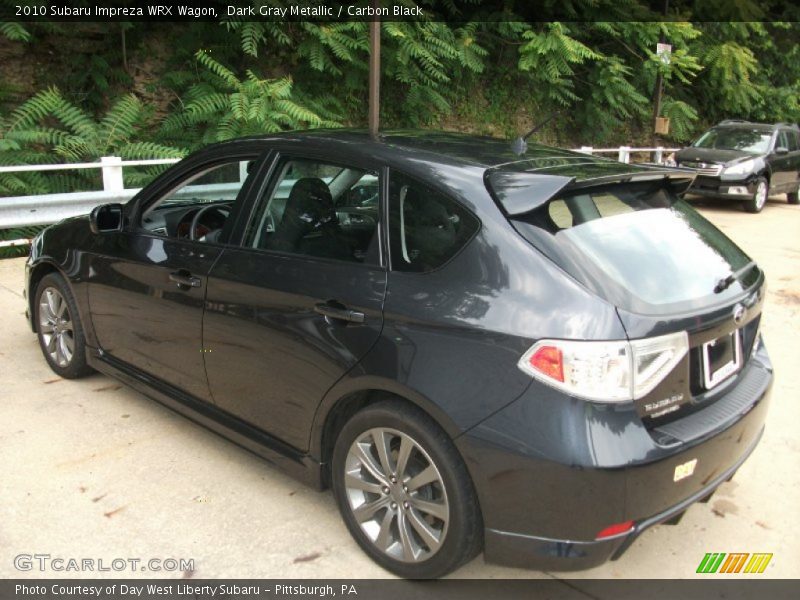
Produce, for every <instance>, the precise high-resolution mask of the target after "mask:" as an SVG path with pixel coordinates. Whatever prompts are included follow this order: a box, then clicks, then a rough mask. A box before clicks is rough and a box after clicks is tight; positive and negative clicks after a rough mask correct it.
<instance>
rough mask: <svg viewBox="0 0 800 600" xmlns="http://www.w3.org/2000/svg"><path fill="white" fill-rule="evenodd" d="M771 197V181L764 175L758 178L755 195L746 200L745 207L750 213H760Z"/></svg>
mask: <svg viewBox="0 0 800 600" xmlns="http://www.w3.org/2000/svg"><path fill="white" fill-rule="evenodd" d="M767 198H769V182H767V180H766V179H765V178H764V177H759V178H758V179H757V180H756V191H755V192H754V193H753V197H752V198H750V199H749V200H745V201H744V209H745V210H746V211H747V212H749V213H760V212H761V210H762V209H763V208H764V206H766V204H767Z"/></svg>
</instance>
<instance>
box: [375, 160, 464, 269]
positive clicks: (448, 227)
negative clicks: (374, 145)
mask: <svg viewBox="0 0 800 600" xmlns="http://www.w3.org/2000/svg"><path fill="white" fill-rule="evenodd" d="M479 228H480V224H479V222H478V220H477V219H476V218H475V217H474V216H473V215H472V214H471V213H470V212H469V211H467V209H465V208H464V207H462V206H461V205H460V204H459V203H458V202H456V201H455V200H453V199H452V198H449V197H448V196H445V195H444V194H441V193H439V192H437V191H436V190H434V189H432V188H430V187H428V186H427V185H423V184H421V183H419V182H418V181H415V180H414V179H411V178H409V177H406V176H405V175H403V174H402V173H398V172H396V171H393V172H392V174H391V176H390V178H389V246H390V250H391V259H392V270H394V271H410V272H416V273H420V272H426V271H433V270H434V269H438V268H439V267H441V266H442V265H444V264H445V263H446V262H447V261H448V260H450V259H451V258H452V257H453V256H455V255H456V254H457V253H458V251H459V250H461V248H463V247H464V246H465V245H466V243H467V242H468V241H469V240H470V239H472V236H473V235H475V233H476V232H477V231H478V229H479Z"/></svg>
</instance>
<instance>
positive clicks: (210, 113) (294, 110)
mask: <svg viewBox="0 0 800 600" xmlns="http://www.w3.org/2000/svg"><path fill="white" fill-rule="evenodd" d="M196 59H197V62H198V64H199V65H200V66H202V67H203V68H204V69H205V72H202V73H201V77H200V81H199V82H197V83H195V84H193V85H192V86H191V87H189V89H188V90H187V92H186V94H185V96H184V98H183V110H181V111H180V112H177V113H175V114H173V115H172V116H170V117H168V118H167V119H166V121H165V122H164V125H163V128H162V133H163V135H165V136H167V137H173V136H182V137H183V138H184V139H187V138H188V139H191V140H192V141H193V142H199V143H209V142H213V141H222V140H228V139H232V138H235V137H241V136H245V135H257V134H263V133H274V132H277V131H283V130H287V129H305V128H308V127H336V126H338V123H337V122H336V121H335V120H333V119H330V118H326V116H320V114H318V112H316V111H315V110H313V109H312V108H310V107H309V106H308V105H305V104H304V103H302V101H298V100H297V99H296V98H295V97H293V93H292V92H293V90H292V88H293V82H292V78H291V77H288V76H287V77H281V78H278V79H263V78H261V77H259V76H257V75H256V74H255V73H254V72H253V71H252V70H250V69H248V70H247V71H246V72H245V77H244V78H240V77H239V76H237V75H236V74H235V73H234V72H233V71H232V70H231V69H229V68H228V67H226V66H225V65H223V64H222V63H220V62H219V61H217V60H215V59H214V58H212V57H211V56H210V55H209V54H208V53H207V52H205V51H203V50H199V51H198V52H197V54H196Z"/></svg>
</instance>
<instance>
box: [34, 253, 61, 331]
mask: <svg viewBox="0 0 800 600" xmlns="http://www.w3.org/2000/svg"><path fill="white" fill-rule="evenodd" d="M50 273H58V274H59V275H61V276H62V277H63V278H64V280H65V281H66V282H67V285H69V279H68V278H67V277H66V275H64V273H63V272H62V271H61V269H59V268H58V265H56V264H55V263H53V262H50V261H47V260H42V261H40V262H38V263H37V264H35V265H33V266H32V267H31V274H30V277H29V278H28V298H27V300H28V315H29V318H30V325H31V329H32V330H33V332H34V333H38V331H39V329H38V325H37V324H36V289H37V288H38V287H39V282H41V281H42V279H44V278H45V276H47V275H49V274H50Z"/></svg>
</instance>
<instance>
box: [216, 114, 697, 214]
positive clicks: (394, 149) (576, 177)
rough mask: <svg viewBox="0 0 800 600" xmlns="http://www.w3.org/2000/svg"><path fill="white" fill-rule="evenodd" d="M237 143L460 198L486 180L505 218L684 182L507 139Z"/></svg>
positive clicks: (356, 134) (347, 136)
mask: <svg viewBox="0 0 800 600" xmlns="http://www.w3.org/2000/svg"><path fill="white" fill-rule="evenodd" d="M240 140H241V141H249V142H262V143H264V145H265V146H270V147H276V148H278V149H279V151H289V152H290V151H291V150H292V149H294V148H297V149H298V150H300V149H303V150H306V151H313V152H316V153H325V154H327V153H330V154H331V155H332V156H335V157H337V158H339V159H340V160H342V161H346V160H347V159H348V157H350V158H351V159H358V158H360V159H362V160H364V159H372V160H379V161H381V162H383V163H384V164H387V165H388V166H389V167H393V168H397V169H398V170H401V171H403V172H406V173H407V174H409V175H412V176H416V177H419V178H421V179H423V180H424V181H426V182H428V183H433V184H435V185H438V186H440V187H444V188H447V189H448V190H450V191H451V192H454V193H456V194H457V195H458V196H460V197H462V198H463V197H464V196H465V194H466V195H470V194H469V191H470V189H472V190H481V191H483V196H486V194H485V190H486V185H485V183H484V182H490V185H489V187H490V191H491V192H492V193H493V194H495V199H496V200H497V201H498V202H499V203H500V205H501V206H503V208H504V209H505V210H506V212H508V213H509V214H519V213H520V212H526V211H527V210H531V209H532V208H535V207H536V206H538V205H540V204H542V203H543V202H544V201H546V200H548V199H549V198H551V197H552V196H553V195H554V194H555V193H557V192H559V191H561V190H562V189H564V188H566V187H567V186H569V185H572V184H576V183H578V184H585V183H587V182H592V181H597V182H598V183H599V182H606V181H609V180H620V179H623V178H630V176H632V175H637V174H644V173H646V174H650V175H652V174H653V171H656V175H662V176H667V175H668V174H672V176H675V173H676V172H677V173H680V176H681V177H683V178H686V177H687V174H686V171H685V170H681V169H675V168H664V167H658V166H643V165H634V164H626V163H620V162H617V161H616V160H611V159H607V158H602V157H599V156H593V155H590V154H584V153H581V152H576V151H572V150H565V149H562V148H556V147H553V146H547V145H544V144H538V143H529V144H528V145H527V150H526V151H525V152H524V153H522V154H517V153H515V152H514V151H513V150H512V148H511V142H509V141H507V140H502V139H498V138H493V137H487V136H477V135H471V134H466V133H457V132H444V131H430V130H394V131H384V132H381V133H380V134H379V135H378V136H377V137H373V136H371V135H370V134H369V132H368V131H367V130H365V129H318V130H308V131H292V132H284V133H277V134H272V135H264V136H257V137H249V138H240ZM236 141H237V140H232V142H227V143H235V142H236ZM223 144H225V142H223ZM492 181H495V184H494V185H491V182H492ZM501 185H502V186H503V187H505V188H506V190H508V189H510V188H511V187H514V188H522V189H516V190H515V191H514V196H515V200H514V201H513V202H512V201H510V200H509V199H508V198H507V196H506V194H504V193H501V191H500V189H499V188H500V186H501ZM472 195H473V196H475V195H477V194H472ZM474 202H475V203H477V201H474Z"/></svg>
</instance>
